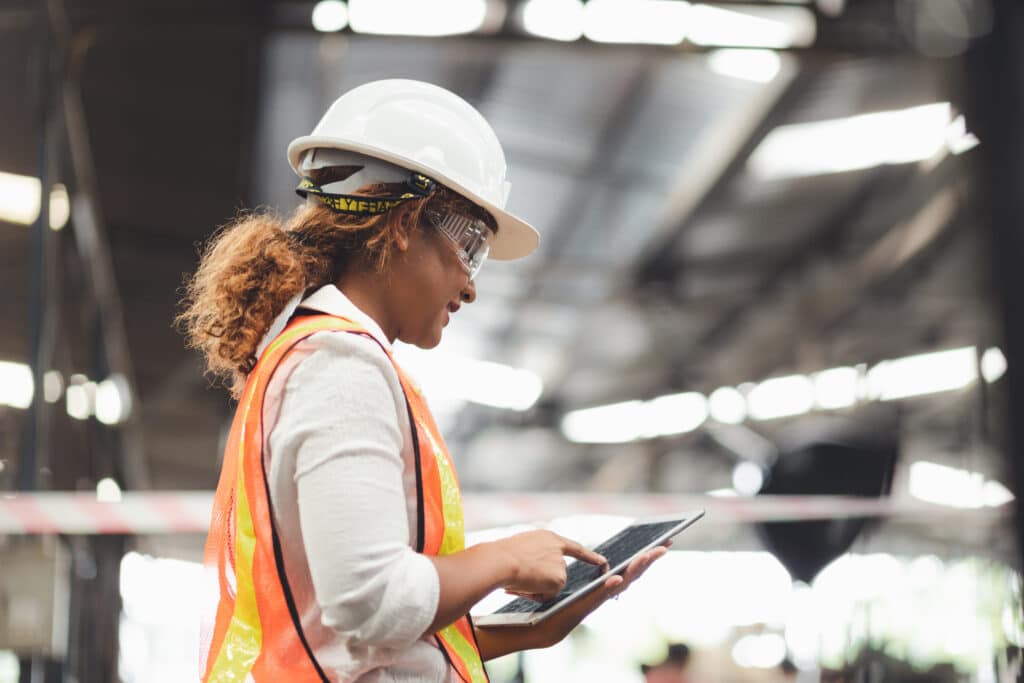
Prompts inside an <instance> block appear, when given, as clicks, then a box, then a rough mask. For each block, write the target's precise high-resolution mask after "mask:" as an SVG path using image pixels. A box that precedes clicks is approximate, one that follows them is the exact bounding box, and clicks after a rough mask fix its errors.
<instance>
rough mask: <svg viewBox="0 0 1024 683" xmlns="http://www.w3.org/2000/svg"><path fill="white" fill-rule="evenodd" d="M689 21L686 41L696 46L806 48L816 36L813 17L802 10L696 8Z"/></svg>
mask: <svg viewBox="0 0 1024 683" xmlns="http://www.w3.org/2000/svg"><path fill="white" fill-rule="evenodd" d="M741 9H742V11H740V10H741ZM688 21H689V27H688V31H687V36H686V37H687V38H688V39H689V40H690V42H693V43H695V44H697V45H722V46H726V47H769V48H788V47H795V46H796V47H804V46H807V45H810V44H811V43H813V42H814V36H815V34H816V33H817V27H816V24H815V20H814V14H813V13H811V12H810V11H809V10H807V9H805V8H803V7H771V8H765V7H750V6H747V7H743V6H739V5H737V6H735V7H731V8H730V9H724V8H722V7H712V6H710V5H693V6H692V7H691V8H690V10H689V14H688Z"/></svg>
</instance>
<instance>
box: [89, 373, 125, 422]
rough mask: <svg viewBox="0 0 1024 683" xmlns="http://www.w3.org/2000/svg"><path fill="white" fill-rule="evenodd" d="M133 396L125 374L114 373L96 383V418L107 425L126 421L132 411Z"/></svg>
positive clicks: (94, 408)
mask: <svg viewBox="0 0 1024 683" xmlns="http://www.w3.org/2000/svg"><path fill="white" fill-rule="evenodd" d="M131 405H132V397H131V391H130V390H129V387H128V380H126V379H125V377H124V375H121V374H117V373H115V374H113V375H111V376H110V377H108V378H107V379H105V380H103V381H102V382H100V383H99V384H97V385H96V401H95V405H94V407H93V410H94V412H95V414H96V419H97V420H99V421H100V422H102V423H103V424H105V425H115V424H119V423H121V422H124V421H125V420H126V419H127V418H128V414H129V413H130V412H131Z"/></svg>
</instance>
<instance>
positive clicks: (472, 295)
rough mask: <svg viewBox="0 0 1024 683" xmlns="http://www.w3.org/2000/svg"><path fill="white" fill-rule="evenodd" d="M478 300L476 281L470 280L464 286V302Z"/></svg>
mask: <svg viewBox="0 0 1024 683" xmlns="http://www.w3.org/2000/svg"><path fill="white" fill-rule="evenodd" d="M474 301H476V282H474V281H473V280H468V281H467V282H466V286H465V287H463V288H462V303H465V304H471V303H473V302H474Z"/></svg>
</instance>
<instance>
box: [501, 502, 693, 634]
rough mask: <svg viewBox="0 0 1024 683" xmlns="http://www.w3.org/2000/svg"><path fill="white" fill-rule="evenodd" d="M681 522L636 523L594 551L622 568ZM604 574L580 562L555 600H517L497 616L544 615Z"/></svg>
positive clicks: (569, 570)
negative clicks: (530, 613)
mask: <svg viewBox="0 0 1024 683" xmlns="http://www.w3.org/2000/svg"><path fill="white" fill-rule="evenodd" d="M680 521H681V520H678V519H673V520H669V521H667V522H655V523H650V524H636V525H634V526H630V527H627V528H625V529H623V530H622V531H620V532H619V533H617V534H616V535H614V536H612V537H611V538H609V539H608V540H607V541H605V542H604V543H602V544H601V545H599V546H597V547H596V548H594V551H595V552H597V553H600V554H601V555H604V556H605V557H606V558H607V559H608V565H609V566H610V567H612V568H615V567H618V566H619V565H620V564H622V563H623V562H625V561H627V560H629V559H630V558H631V557H632V556H633V555H634V554H635V553H636V552H637V551H639V550H642V549H643V548H644V547H645V546H648V545H650V544H651V543H653V542H654V541H656V540H657V539H658V538H659V537H661V536H663V535H664V534H666V533H668V532H669V531H671V530H672V529H673V527H677V526H679V523H680ZM604 573H605V569H604V567H599V566H597V565H594V564H590V563H589V562H583V561H580V560H577V561H576V562H573V563H572V564H570V565H569V566H568V567H567V568H566V582H565V588H563V589H562V592H560V593H559V594H558V595H557V596H555V598H553V599H552V600H548V601H547V602H543V603H541V602H536V601H535V600H530V599H529V598H516V599H515V600H513V601H512V602H510V603H508V604H507V605H505V606H504V607H502V608H501V609H499V610H498V611H496V612H495V614H507V613H510V612H544V611H546V610H548V609H550V608H551V607H553V606H554V605H556V604H557V603H559V602H561V601H562V600H564V599H565V598H567V597H568V596H570V595H572V594H573V593H575V592H576V591H577V590H579V589H580V588H583V587H584V586H586V585H587V584H589V583H590V582H592V581H593V580H594V579H596V578H598V577H600V576H601V575H602V574H604Z"/></svg>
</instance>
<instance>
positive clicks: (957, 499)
mask: <svg viewBox="0 0 1024 683" xmlns="http://www.w3.org/2000/svg"><path fill="white" fill-rule="evenodd" d="M909 490H910V495H912V496H914V497H915V498H917V499H919V500H923V501H927V502H929V503H936V504H938V505H948V506H950V507H956V508H980V507H999V506H1000V505H1003V504H1005V503H1009V502H1010V501H1012V500H1013V499H1014V497H1013V494H1012V493H1010V491H1009V490H1008V489H1007V488H1006V487H1005V486H1003V485H1002V484H1001V483H999V482H998V481H995V480H990V481H986V480H985V477H984V475H982V474H981V473H980V472H971V471H968V470H963V469H959V468H956V467H947V466H945V465H939V464H937V463H933V462H926V461H924V460H921V461H918V462H915V463H913V464H911V465H910V481H909Z"/></svg>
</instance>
